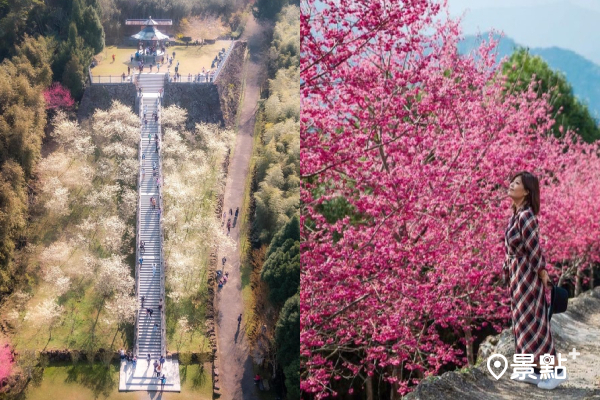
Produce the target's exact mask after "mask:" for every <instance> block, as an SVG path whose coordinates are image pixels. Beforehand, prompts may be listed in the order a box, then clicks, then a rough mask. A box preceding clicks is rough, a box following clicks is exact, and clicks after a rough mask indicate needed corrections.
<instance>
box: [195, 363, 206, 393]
mask: <svg viewBox="0 0 600 400" xmlns="http://www.w3.org/2000/svg"><path fill="white" fill-rule="evenodd" d="M206 381H207V379H206V375H204V364H199V365H198V369H197V370H196V373H195V374H194V376H193V377H192V388H193V389H199V388H200V387H202V386H204V385H205V384H206Z"/></svg>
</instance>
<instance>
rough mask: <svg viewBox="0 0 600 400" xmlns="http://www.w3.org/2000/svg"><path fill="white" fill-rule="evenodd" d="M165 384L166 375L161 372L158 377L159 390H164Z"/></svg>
mask: <svg viewBox="0 0 600 400" xmlns="http://www.w3.org/2000/svg"><path fill="white" fill-rule="evenodd" d="M166 384H167V377H166V376H165V374H162V376H161V377H160V390H164V389H165V385H166Z"/></svg>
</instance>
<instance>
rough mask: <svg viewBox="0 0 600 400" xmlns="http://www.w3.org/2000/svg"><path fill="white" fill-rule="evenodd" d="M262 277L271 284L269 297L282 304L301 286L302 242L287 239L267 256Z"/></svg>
mask: <svg viewBox="0 0 600 400" xmlns="http://www.w3.org/2000/svg"><path fill="white" fill-rule="evenodd" d="M260 277H261V279H262V280H263V281H265V282H267V284H268V285H269V298H270V300H271V301H272V302H273V303H275V304H282V303H283V302H285V301H286V300H287V299H288V298H289V297H290V296H292V295H293V294H294V293H296V292H297V291H298V288H299V287H300V242H299V241H298V240H294V239H288V240H286V241H285V242H284V243H283V245H281V246H279V247H278V248H277V250H276V251H275V252H273V253H271V255H270V256H269V258H267V260H266V261H265V263H264V265H263V268H262V271H261V275H260Z"/></svg>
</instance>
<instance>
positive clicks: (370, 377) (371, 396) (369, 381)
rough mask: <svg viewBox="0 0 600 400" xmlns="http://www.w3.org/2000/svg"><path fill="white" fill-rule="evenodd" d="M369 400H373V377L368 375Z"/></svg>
mask: <svg viewBox="0 0 600 400" xmlns="http://www.w3.org/2000/svg"><path fill="white" fill-rule="evenodd" d="M367 400H373V377H372V376H368V375H367Z"/></svg>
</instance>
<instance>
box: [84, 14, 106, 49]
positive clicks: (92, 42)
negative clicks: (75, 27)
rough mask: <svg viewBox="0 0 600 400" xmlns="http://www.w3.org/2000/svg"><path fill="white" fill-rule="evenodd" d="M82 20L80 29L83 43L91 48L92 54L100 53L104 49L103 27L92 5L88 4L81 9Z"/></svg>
mask: <svg viewBox="0 0 600 400" xmlns="http://www.w3.org/2000/svg"><path fill="white" fill-rule="evenodd" d="M82 20H83V21H82V24H83V25H82V26H81V27H80V31H81V36H82V38H83V40H84V42H85V44H86V45H87V46H89V47H91V48H92V50H93V51H94V54H98V53H100V52H101V51H102V49H104V29H103V28H102V23H101V22H100V17H99V16H98V14H97V13H96V10H95V9H94V8H93V7H91V6H88V7H86V8H85V10H84V11H83V16H82Z"/></svg>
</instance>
